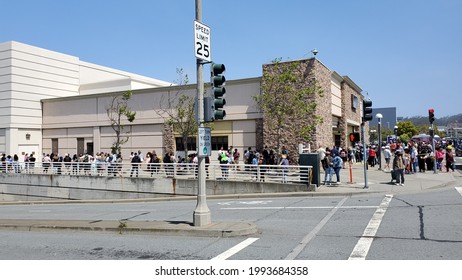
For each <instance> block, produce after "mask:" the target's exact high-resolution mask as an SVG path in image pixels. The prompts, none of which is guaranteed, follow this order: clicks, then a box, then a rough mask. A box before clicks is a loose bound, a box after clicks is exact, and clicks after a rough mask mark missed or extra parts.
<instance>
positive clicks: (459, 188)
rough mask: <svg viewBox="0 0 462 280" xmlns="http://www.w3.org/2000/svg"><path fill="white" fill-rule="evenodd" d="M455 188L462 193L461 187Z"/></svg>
mask: <svg viewBox="0 0 462 280" xmlns="http://www.w3.org/2000/svg"><path fill="white" fill-rule="evenodd" d="M456 190H457V191H458V192H459V193H460V195H462V188H461V187H456Z"/></svg>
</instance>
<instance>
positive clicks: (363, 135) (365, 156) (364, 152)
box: [361, 122, 369, 189]
mask: <svg viewBox="0 0 462 280" xmlns="http://www.w3.org/2000/svg"><path fill="white" fill-rule="evenodd" d="M365 126H366V123H364V122H363V123H361V140H362V142H363V161H364V188H363V189H368V188H369V185H368V184H367V155H366V151H367V150H366V134H365V132H364V127H365Z"/></svg>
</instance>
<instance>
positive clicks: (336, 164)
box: [332, 155, 343, 184]
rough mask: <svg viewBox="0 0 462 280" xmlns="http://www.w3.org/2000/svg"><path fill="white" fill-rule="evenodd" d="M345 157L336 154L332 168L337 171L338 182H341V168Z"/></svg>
mask: <svg viewBox="0 0 462 280" xmlns="http://www.w3.org/2000/svg"><path fill="white" fill-rule="evenodd" d="M342 165H343V159H342V157H341V156H339V155H336V156H335V157H334V161H333V163H332V168H333V169H334V172H335V177H337V184H340V170H341V169H342Z"/></svg>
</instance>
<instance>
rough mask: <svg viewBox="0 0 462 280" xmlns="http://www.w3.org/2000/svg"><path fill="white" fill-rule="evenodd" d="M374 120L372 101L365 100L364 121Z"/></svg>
mask: <svg viewBox="0 0 462 280" xmlns="http://www.w3.org/2000/svg"><path fill="white" fill-rule="evenodd" d="M371 120H372V101H370V100H363V123H364V122H368V121H371Z"/></svg>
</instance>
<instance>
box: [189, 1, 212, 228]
mask: <svg viewBox="0 0 462 280" xmlns="http://www.w3.org/2000/svg"><path fill="white" fill-rule="evenodd" d="M196 21H198V22H202V0H196ZM203 68H204V67H203V64H202V60H201V59H199V58H197V59H196V71H197V112H198V121H199V130H200V129H202V128H204V82H203ZM197 143H199V141H197ZM197 177H198V190H197V205H196V209H195V210H194V215H193V216H194V217H193V220H194V222H193V224H194V226H198V227H201V226H206V225H209V224H210V223H211V213H210V210H209V208H208V206H207V200H206V199H207V190H206V183H205V177H206V174H205V157H198V176H197Z"/></svg>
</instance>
